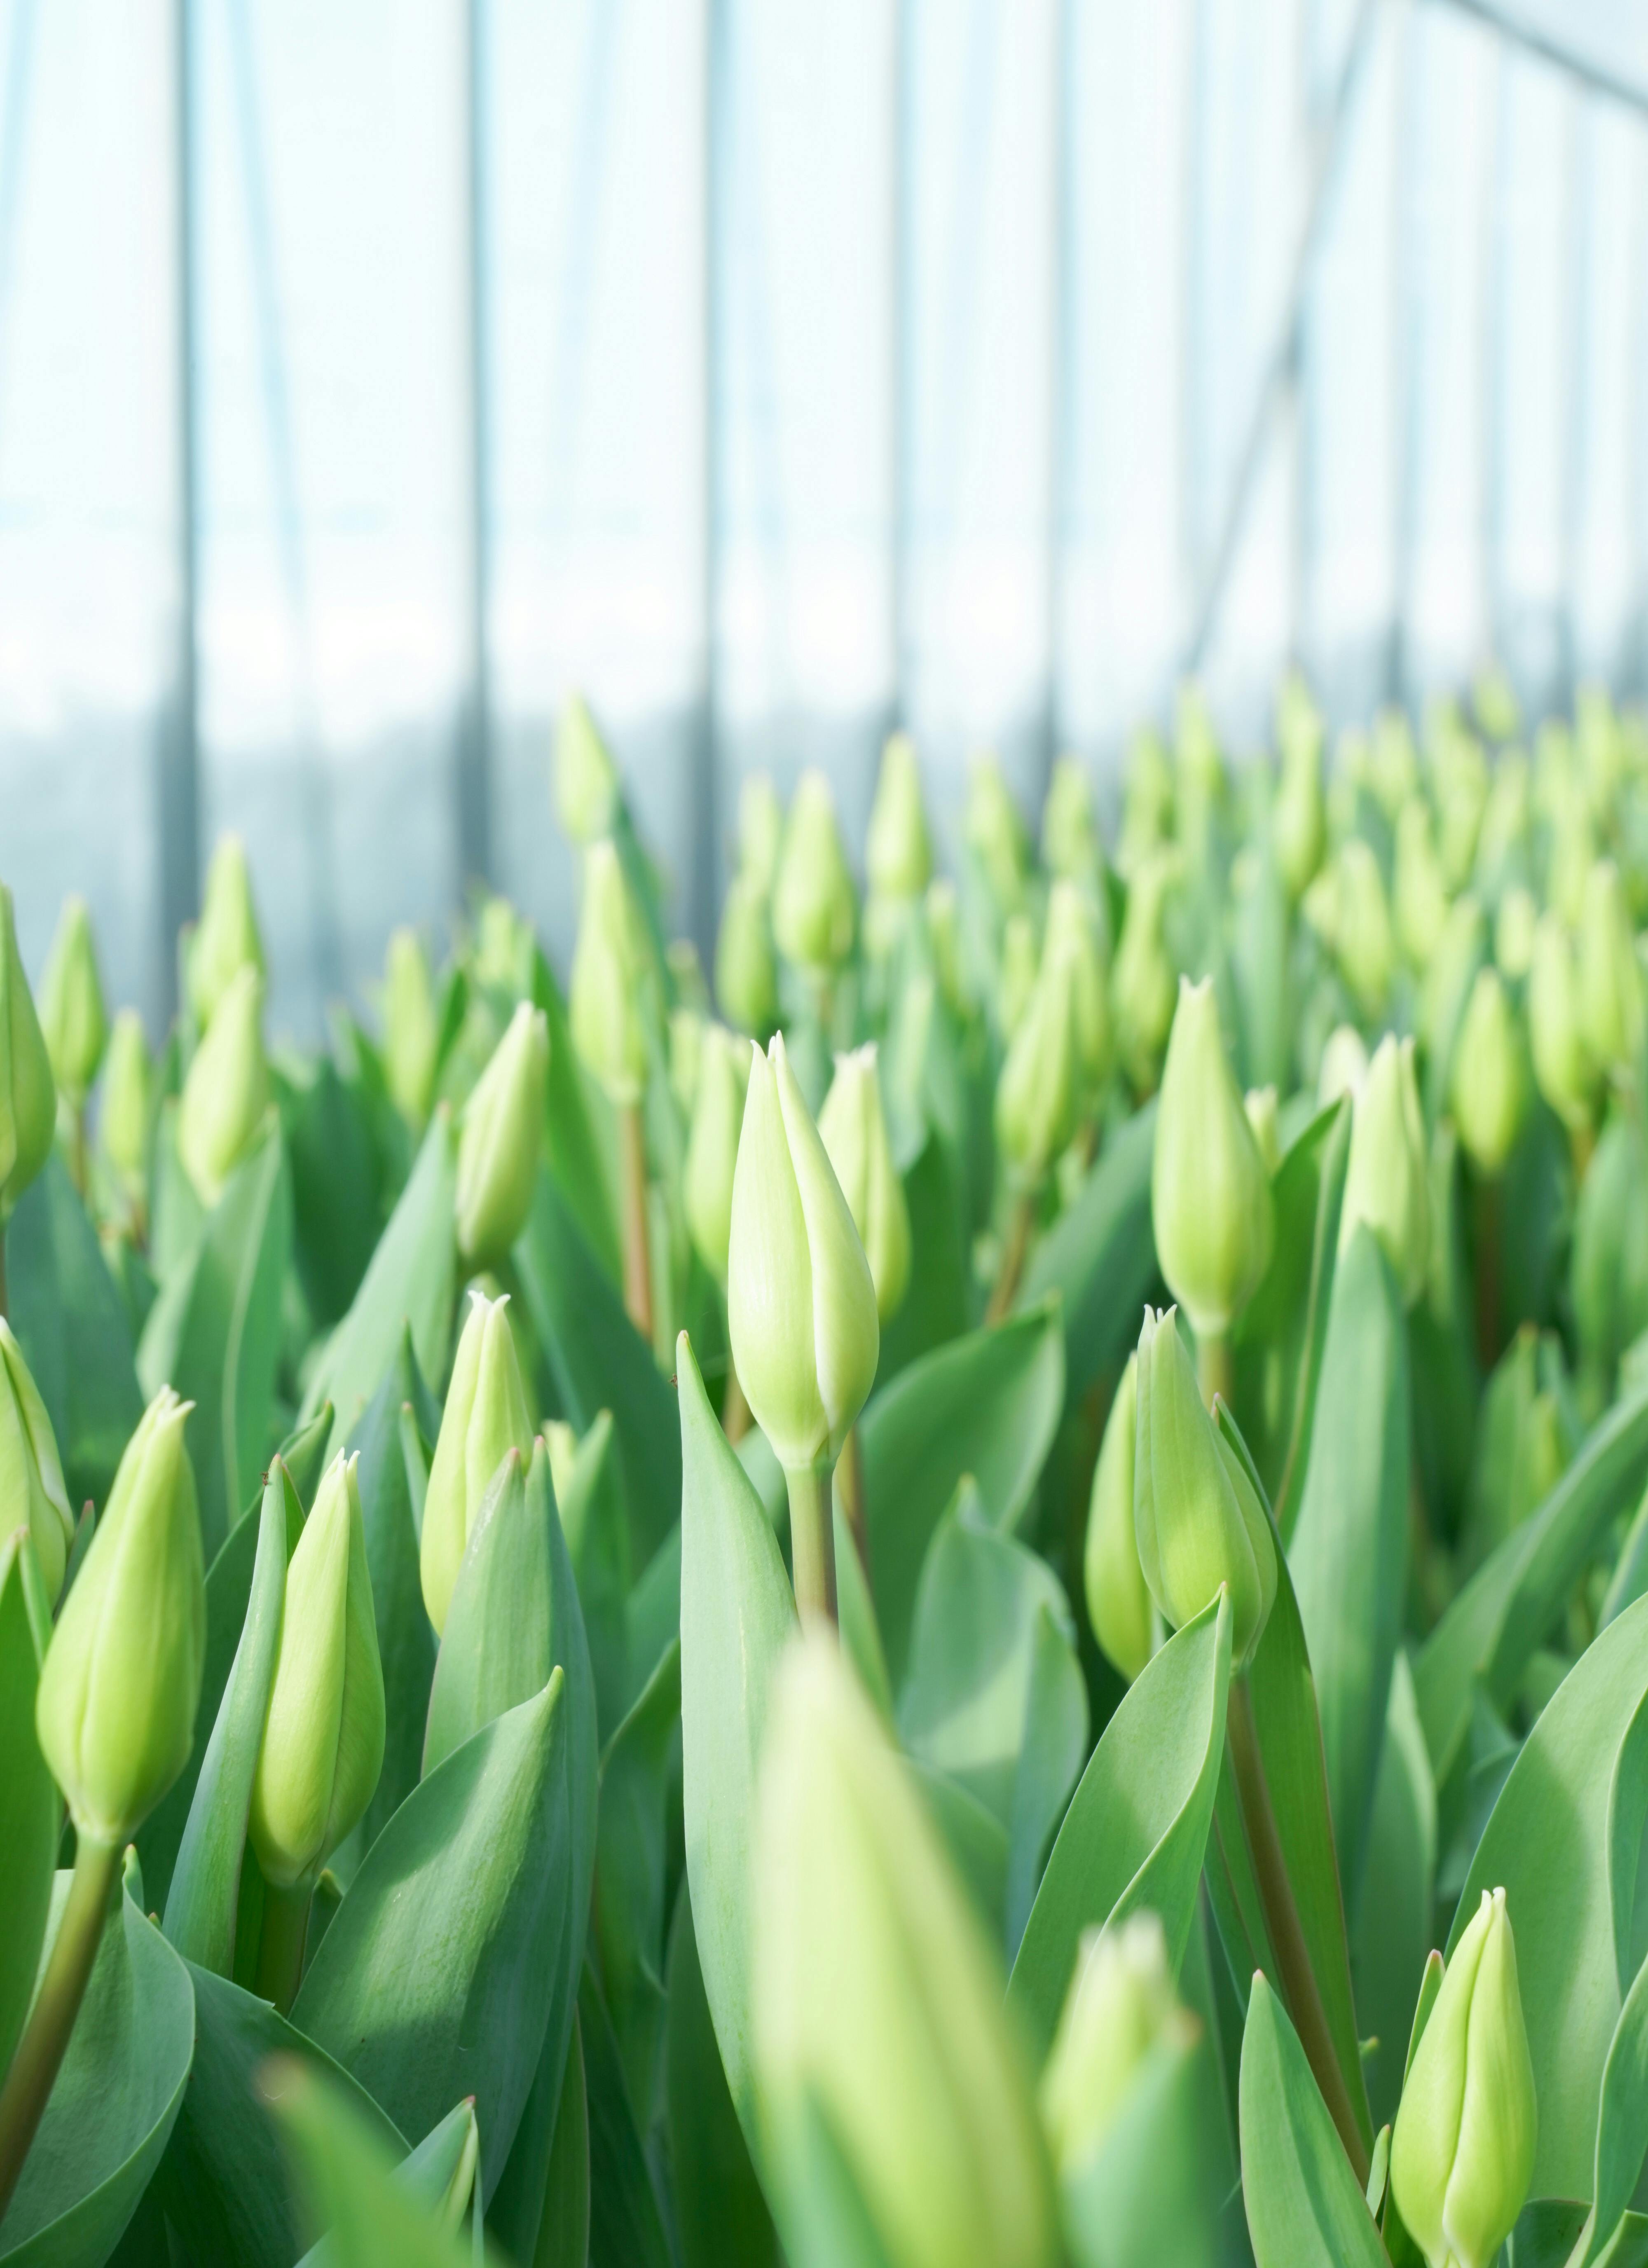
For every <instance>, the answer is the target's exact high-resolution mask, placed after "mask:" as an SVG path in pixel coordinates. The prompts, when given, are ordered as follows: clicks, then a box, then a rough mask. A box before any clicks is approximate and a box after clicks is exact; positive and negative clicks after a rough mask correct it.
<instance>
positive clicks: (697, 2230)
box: [665, 1890, 779, 2268]
mask: <svg viewBox="0 0 1648 2268" xmlns="http://www.w3.org/2000/svg"><path fill="white" fill-rule="evenodd" d="M668 1989H669V2016H668V2023H667V2027H666V2045H665V2054H666V2073H667V2082H668V2085H667V2099H668V2106H669V2138H670V2165H671V2169H672V2171H673V2176H674V2201H675V2232H676V2236H677V2239H678V2241H679V2242H680V2246H681V2263H682V2268H779V2253H778V2238H777V2234H776V2231H775V2229H774V2228H773V2225H772V2216H771V2215H770V2214H769V2212H768V2210H767V2201H766V2199H765V2198H763V2197H762V2195H761V2183H759V2182H758V2181H757V2180H756V2178H755V2169H754V2166H752V2165H751V2163H750V2155H749V2152H748V2150H747V2148H746V2147H745V2143H744V2136H743V2134H742V2132H740V2130H739V2123H738V2114H737V2113H736V2111H734V2110H733V2108H732V2096H731V2095H729V2094H728V2092H727V2083H726V2073H725V2072H724V2071H723V2070H722V2068H721V2051H720V2050H719V2049H718V2048H717V2045H716V2036H715V2026H714V2024H713V2023H712V2022H711V2021H710V2003H709V2001H708V2000H707V1999H705V1998H704V1985H703V1970H701V1969H700V1968H699V1966H698V1947H697V1941H696V1940H695V1937H694V1935H693V1920H692V1899H691V1896H690V1894H689V1893H688V1891H686V1890H683V1891H682V1893H681V1896H679V1897H678V1898H677V1899H676V1901H675V1919H674V1923H673V1926H672V1928H671V1931H670V1950H669V1987H668Z"/></svg>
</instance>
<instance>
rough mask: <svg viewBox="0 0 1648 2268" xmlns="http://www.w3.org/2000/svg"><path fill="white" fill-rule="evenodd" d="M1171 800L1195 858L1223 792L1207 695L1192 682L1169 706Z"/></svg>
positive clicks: (1221, 761) (1222, 769)
mask: <svg viewBox="0 0 1648 2268" xmlns="http://www.w3.org/2000/svg"><path fill="white" fill-rule="evenodd" d="M1173 726H1174V731H1173V757H1174V786H1175V793H1174V800H1175V803H1176V806H1177V808H1178V813H1179V833H1180V837H1181V840H1182V841H1183V842H1184V843H1187V844H1188V846H1189V848H1190V850H1191V852H1192V854H1193V855H1199V854H1200V851H1201V849H1202V847H1203V845H1204V844H1205V843H1206V840H1207V834H1208V828H1209V826H1210V823H1211V821H1212V819H1213V815H1214V813H1215V811H1216V810H1217V809H1218V804H1219V801H1220V799H1222V797H1223V795H1224V792H1225V759H1224V757H1223V756H1222V755H1221V754H1220V753H1219V744H1218V733H1216V732H1215V731H1214V729H1213V714H1212V711H1211V710H1210V708H1209V707H1208V703H1207V696H1206V695H1205V694H1204V693H1203V689H1202V688H1201V686H1200V685H1198V684H1197V683H1196V681H1195V679H1194V678H1192V679H1189V680H1188V681H1187V682H1186V683H1184V684H1183V685H1181V687H1180V689H1179V693H1178V697H1177V699H1176V701H1175V703H1174V704H1173Z"/></svg>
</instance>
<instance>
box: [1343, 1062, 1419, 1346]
mask: <svg viewBox="0 0 1648 2268" xmlns="http://www.w3.org/2000/svg"><path fill="white" fill-rule="evenodd" d="M1364 1221H1365V1222H1366V1224H1367V1226H1369V1227H1370V1228H1371V1229H1372V1232H1373V1233H1374V1235H1375V1236H1376V1237H1377V1238H1378V1239H1379V1245H1380V1248H1382V1250H1383V1252H1384V1254H1385V1257H1386V1258H1387V1260H1388V1261H1389V1263H1390V1264H1391V1272H1392V1273H1393V1275H1394V1277H1395V1278H1396V1282H1397V1285H1398V1288H1399V1289H1400V1291H1401V1292H1402V1300H1403V1303H1404V1305H1406V1306H1407V1307H1412V1306H1413V1304H1414V1302H1415V1301H1416V1300H1417V1299H1418V1297H1419V1295H1420V1293H1421V1292H1423V1291H1424V1286H1425V1270H1426V1268H1427V1266H1428V1265H1429V1263H1430V1257H1431V1196H1430V1154H1429V1151H1428V1149H1427V1146H1426V1144H1425V1138H1424V1118H1423V1116H1421V1113H1420V1109H1419V1088H1418V1084H1417V1082H1416V1079H1415V1077H1414V1043H1413V1042H1412V1041H1411V1040H1401V1041H1399V1040H1398V1039H1397V1038H1396V1037H1395V1035H1394V1033H1388V1032H1387V1034H1386V1035H1385V1037H1384V1038H1383V1039H1382V1040H1381V1041H1380V1042H1379V1045H1378V1047H1377V1048H1376V1049H1374V1050H1373V1060H1372V1063H1371V1064H1369V1065H1368V1071H1367V1077H1366V1078H1365V1079H1364V1081H1363V1082H1362V1086H1361V1088H1360V1090H1359V1091H1358V1093H1357V1098H1356V1112H1355V1116H1353V1117H1352V1119H1351V1122H1350V1161H1349V1163H1348V1165H1347V1166H1346V1168H1345V1185H1344V1201H1343V1204H1342V1205H1341V1206H1340V1209H1339V1249H1340V1251H1341V1252H1343V1251H1344V1250H1345V1248H1346V1247H1347V1246H1348V1245H1349V1244H1350V1239H1351V1237H1352V1236H1353V1235H1354V1234H1355V1233H1356V1230H1357V1226H1359V1225H1360V1224H1361V1223H1362V1222H1364Z"/></svg>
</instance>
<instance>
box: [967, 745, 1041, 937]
mask: <svg viewBox="0 0 1648 2268" xmlns="http://www.w3.org/2000/svg"><path fill="white" fill-rule="evenodd" d="M961 832H962V835H963V836H964V838H965V840H966V842H967V847H968V849H969V850H970V851H972V852H973V854H974V856H975V858H977V860H978V862H979V865H980V867H981V869H982V873H983V875H984V879H985V880H986V882H987V883H988V884H989V885H990V895H991V896H992V897H993V898H994V899H995V901H996V903H997V906H998V907H999V908H1000V909H1001V911H1002V912H1003V913H1013V912H1016V911H1017V909H1018V908H1019V905H1020V903H1021V902H1022V901H1023V898H1024V889H1025V880H1026V875H1027V874H1028V873H1029V867H1030V845H1029V840H1028V838H1027V836H1026V834H1025V823H1024V821H1023V820H1022V819H1021V818H1020V817H1019V806H1018V805H1017V804H1016V803H1015V802H1014V801H1013V799H1012V790H1011V789H1010V788H1009V786H1008V784H1007V783H1006V781H1005V780H1004V778H1003V777H1002V769H1001V766H1000V765H999V764H998V763H997V761H996V759H995V757H994V756H993V755H989V754H986V755H982V756H980V757H978V758H977V759H976V760H975V763H974V765H973V769H972V772H971V774H970V776H969V777H968V780H967V804H966V807H965V809H964V810H963V812H962V815H961Z"/></svg>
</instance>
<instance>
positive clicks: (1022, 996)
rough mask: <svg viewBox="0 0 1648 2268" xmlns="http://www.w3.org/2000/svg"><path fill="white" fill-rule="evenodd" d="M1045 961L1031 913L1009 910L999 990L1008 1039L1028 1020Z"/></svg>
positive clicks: (1003, 1031)
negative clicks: (1016, 912)
mask: <svg viewBox="0 0 1648 2268" xmlns="http://www.w3.org/2000/svg"><path fill="white" fill-rule="evenodd" d="M1040 967H1041V956H1040V954H1038V953H1037V951H1036V936H1035V924H1034V922H1033V921H1032V920H1031V918H1030V917H1029V915H1028V914H1009V915H1008V917H1007V918H1006V920H1005V921H1004V923H1003V924H1002V949H1001V984H1000V987H999V990H998V992H997V1001H998V1005H999V1007H1000V1012H1001V1027H1002V1037H1003V1038H1004V1040H1011V1039H1012V1035H1013V1034H1014V1033H1015V1032H1016V1031H1017V1030H1018V1028H1019V1025H1020V1024H1022V1023H1023V1021H1024V1014H1025V1010H1026V1008H1027V1007H1028V1006H1029V1005H1030V995H1031V994H1032V992H1034V990H1035V981H1036V971H1037V969H1038V968H1040Z"/></svg>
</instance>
